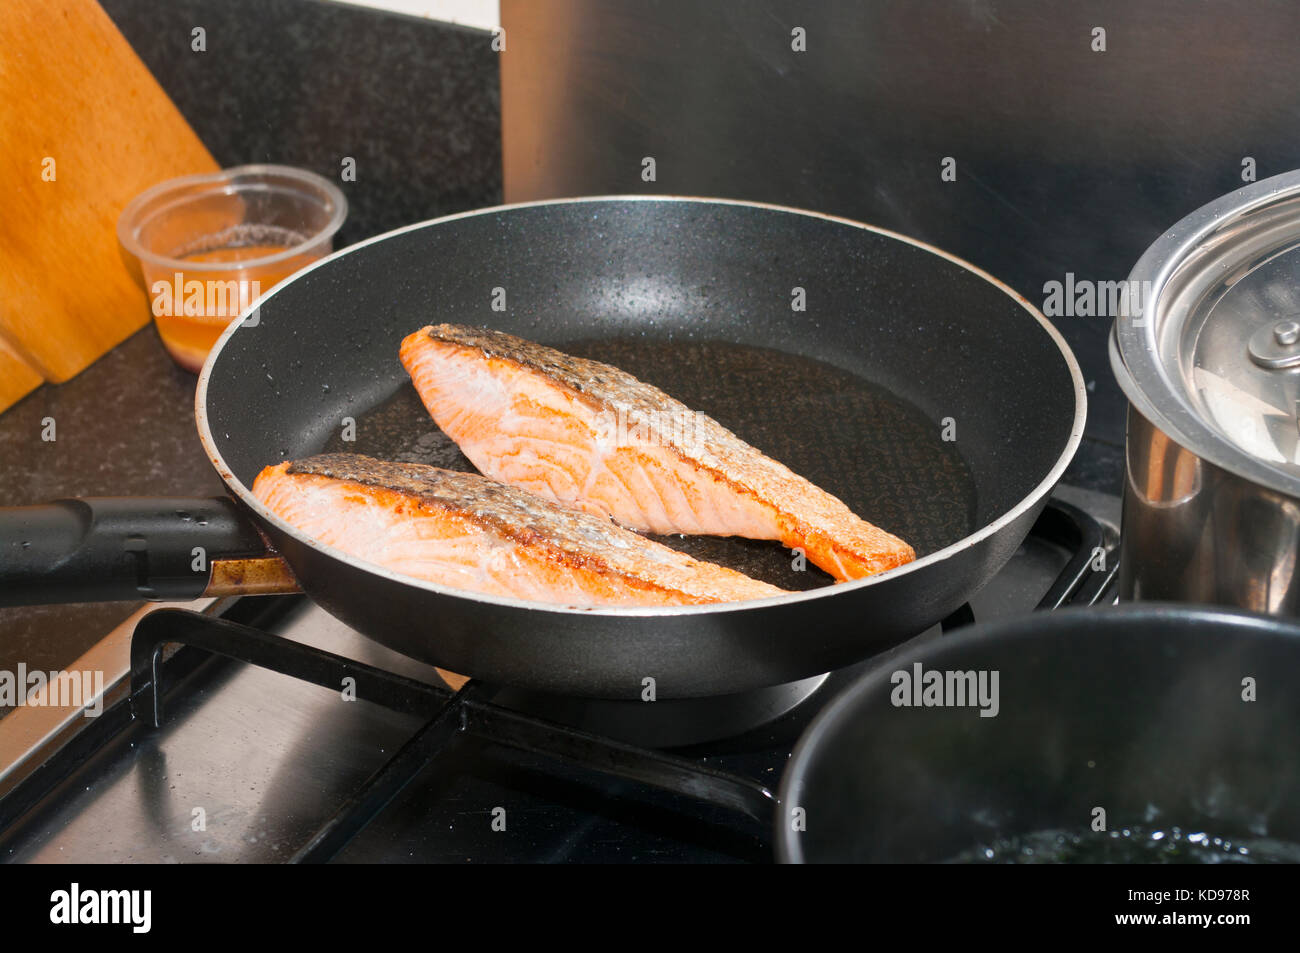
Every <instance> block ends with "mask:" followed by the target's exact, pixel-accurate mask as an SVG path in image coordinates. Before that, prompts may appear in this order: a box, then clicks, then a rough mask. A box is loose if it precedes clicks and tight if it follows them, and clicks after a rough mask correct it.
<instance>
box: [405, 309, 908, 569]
mask: <svg viewBox="0 0 1300 953" xmlns="http://www.w3.org/2000/svg"><path fill="white" fill-rule="evenodd" d="M401 360H402V364H403V366H405V368H406V370H407V372H408V373H409V374H410V375H411V380H412V382H413V383H414V385H415V389H416V391H418V392H419V395H420V398H421V400H422V401H423V402H424V405H425V407H426V408H427V409H428V411H429V413H430V415H431V416H432V417H433V419H434V421H435V422H436V423H437V424H438V426H439V427H441V428H442V429H443V431H445V432H446V433H447V435H448V436H450V437H451V438H452V439H453V440H454V441H456V443H457V444H458V445H459V446H460V448H461V451H462V452H463V453H464V454H465V456H466V457H468V458H469V459H470V461H471V462H473V464H474V466H476V467H477V468H478V469H479V470H480V471H481V472H482V473H485V474H486V475H488V476H490V477H492V478H493V479H496V480H500V481H502V482H505V483H510V484H512V485H514V486H518V487H521V488H523V489H526V490H529V491H531V492H533V493H537V494H540V495H542V496H546V497H548V498H550V499H554V500H558V501H560V502H564V503H570V504H574V505H577V506H580V507H582V508H583V509H586V510H587V511H588V512H591V513H594V514H600V515H603V516H610V517H612V518H613V519H615V520H617V521H618V522H619V523H621V524H623V525H624V526H629V527H631V528H633V529H637V530H642V531H645V532H653V533H687V534H713V535H718V536H744V537H748V538H751V539H775V540H780V541H781V543H782V544H783V545H785V546H787V547H790V548H792V549H794V548H798V549H800V550H802V551H803V552H804V553H805V554H806V555H807V557H808V559H809V560H810V561H811V562H812V563H814V564H815V565H817V566H819V567H821V568H822V569H824V570H825V571H826V572H828V573H830V574H831V575H832V576H834V577H835V578H836V579H837V580H841V581H843V580H848V579H857V578H861V577H863V576H870V575H873V574H875V573H879V572H883V571H885V570H887V569H893V568H895V567H896V566H901V565H903V564H904V563H908V562H911V561H912V560H913V559H915V558H916V554H915V552H914V551H913V550H912V547H911V546H909V545H908V544H907V543H905V542H904V541H903V540H901V539H899V538H898V537H897V536H894V535H892V534H891V533H888V532H886V531H885V530H883V529H881V528H879V527H877V526H873V525H872V524H871V523H868V522H866V521H865V520H863V519H861V518H860V517H858V516H857V515H856V514H855V513H854V512H853V511H852V510H850V509H849V508H848V507H847V506H846V505H845V504H844V503H843V502H841V501H840V500H839V499H837V498H836V497H834V496H832V495H831V494H829V493H827V492H826V491H825V490H822V489H820V488H819V487H817V486H815V485H814V484H812V483H810V482H809V481H808V480H806V479H804V478H803V477H801V476H799V475H798V474H796V473H794V472H793V471H791V470H790V469H789V468H788V467H786V466H784V465H782V464H780V463H778V462H777V461H775V460H773V459H771V458H770V457H767V456H765V455H764V454H763V453H761V452H760V451H758V450H756V449H755V448H754V447H751V446H750V445H749V444H747V443H745V442H744V441H743V440H741V439H740V438H739V437H737V436H736V435H735V434H733V433H732V432H731V431H729V430H727V429H726V428H725V427H723V426H722V425H721V424H719V423H718V422H717V421H715V420H713V419H712V418H711V417H707V416H705V415H704V414H699V413H695V412H693V411H691V410H690V409H689V408H687V407H686V406H685V405H684V404H682V403H680V402H679V401H676V400H674V399H673V398H671V397H669V396H668V395H667V394H665V393H664V392H663V391H661V390H659V389H658V388H656V387H653V386H651V385H650V384H646V383H644V382H643V381H640V380H637V378H635V377H633V376H632V375H631V374H628V373H627V372H625V371H622V370H619V369H618V368H616V367H611V366H610V365H608V364H601V363H599V362H597V361H591V360H586V359H583V358H578V357H573V356H571V355H568V354H564V353H561V352H560V351H556V350H554V349H552V348H548V347H543V346H542V345H540V344H534V343H532V342H531V341H525V340H523V339H522V338H517V337H515V336H513V335H510V334H505V333H503V332H500V331H492V330H486V329H478V328H468V327H462V326H459V325H453V324H438V325H431V326H429V327H425V328H421V329H420V330H419V331H416V332H415V333H414V334H411V335H409V336H408V337H407V338H406V339H405V340H403V341H402V348H401Z"/></svg>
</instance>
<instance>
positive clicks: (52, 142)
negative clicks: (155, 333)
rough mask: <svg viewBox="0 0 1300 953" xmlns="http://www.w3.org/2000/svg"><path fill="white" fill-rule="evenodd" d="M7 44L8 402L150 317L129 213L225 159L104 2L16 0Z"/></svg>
mask: <svg viewBox="0 0 1300 953" xmlns="http://www.w3.org/2000/svg"><path fill="white" fill-rule="evenodd" d="M176 42H177V43H180V44H185V45H186V46H188V44H189V42H190V41H189V37H187V36H178V37H176ZM0 51H3V54H0V104H3V105H2V106H0V144H2V145H0V187H2V188H3V190H4V203H3V214H0V339H2V340H4V341H7V342H8V344H9V345H11V348H8V349H7V350H9V351H10V354H9V356H5V355H4V354H3V353H0V376H3V378H4V381H5V382H4V383H0V409H3V407H4V406H7V404H5V403H4V401H5V400H6V398H10V397H12V393H13V392H14V391H17V390H20V389H21V388H22V387H23V386H24V382H25V383H28V384H30V383H31V382H32V380H33V376H36V375H38V376H39V377H41V378H44V379H45V380H47V381H54V382H61V381H65V380H67V379H68V378H69V377H72V376H73V375H74V374H76V373H78V372H79V371H81V370H83V369H84V368H85V367H86V366H87V365H89V364H90V363H91V362H93V361H94V360H95V359H96V358H98V357H99V356H100V355H101V354H103V353H105V352H106V351H108V350H109V349H110V348H112V347H113V346H114V345H116V344H118V343H119V342H121V341H122V340H123V339H124V338H126V337H127V336H128V335H130V334H131V333H132V332H134V331H136V330H137V329H139V328H140V327H142V326H143V325H144V324H145V323H146V322H148V321H149V320H150V318H151V315H150V310H149V302H148V299H147V296H146V295H145V292H144V289H143V287H142V286H141V285H140V284H138V283H137V282H136V280H135V279H134V277H133V276H132V273H131V271H130V270H129V269H128V267H127V265H126V264H125V263H124V261H123V259H122V255H121V253H120V251H119V248H118V242H117V233H116V228H117V217H118V214H119V213H120V212H121V211H122V209H123V207H125V206H126V204H127V202H129V201H130V200H131V199H132V198H134V197H135V196H136V195H138V194H139V193H140V192H142V191H144V190H145V189H147V188H149V187H150V186H152V185H156V184H157V183H159V182H162V181H163V180H165V179H170V178H174V177H175V176H178V175H187V174H190V173H195V172H212V171H215V170H216V169H217V168H218V166H217V163H216V161H215V160H214V159H213V158H212V156H211V155H210V154H209V153H208V150H207V149H206V148H204V146H203V143H201V142H200V141H199V139H198V137H197V136H196V135H195V134H194V131H193V130H192V129H191V128H190V127H189V124H188V123H187V122H186V121H185V119H184V117H182V116H181V114H180V113H179V112H178V111H177V110H176V107H175V106H174V105H172V102H171V100H170V99H168V98H167V94H166V93H164V92H163V91H162V88H161V87H159V85H158V83H157V82H156V81H155V80H154V78H153V76H152V75H151V74H150V73H149V70H148V69H147V68H146V67H145V65H144V63H143V62H141V61H140V58H139V57H138V56H136V55H135V52H134V51H133V50H132V49H131V46H130V44H128V43H127V41H126V38H125V37H123V36H122V34H121V33H119V32H118V30H117V27H115V26H114V25H113V22H112V21H111V20H110V19H109V18H108V15H107V14H106V13H105V12H104V11H103V9H102V8H101V7H100V6H99V4H98V3H96V2H94V0H3V2H0ZM192 55H194V56H208V55H210V54H207V53H193V54H192ZM13 351H16V352H17V353H16V354H13V353H12V352H13ZM24 366H25V369H24ZM11 369H12V372H11ZM15 382H16V383H15ZM11 384H12V386H11ZM32 386H35V384H32ZM26 389H28V390H29V389H30V387H27V388H26ZM22 392H23V393H25V392H26V390H23V391H22ZM19 396H21V394H19ZM12 399H16V398H12ZM11 402H12V401H11Z"/></svg>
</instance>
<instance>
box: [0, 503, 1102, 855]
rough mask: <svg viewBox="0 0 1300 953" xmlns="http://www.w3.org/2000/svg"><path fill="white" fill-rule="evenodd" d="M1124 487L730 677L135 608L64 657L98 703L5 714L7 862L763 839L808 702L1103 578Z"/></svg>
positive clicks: (1095, 589)
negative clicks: (972, 590)
mask: <svg viewBox="0 0 1300 953" xmlns="http://www.w3.org/2000/svg"><path fill="white" fill-rule="evenodd" d="M1118 518H1119V500H1118V498H1117V497H1113V496H1108V495H1105V494H1100V493H1096V492H1093V491H1089V490H1082V489H1077V488H1073V487H1068V486H1062V487H1060V488H1058V490H1057V492H1056V494H1055V496H1054V497H1053V499H1052V501H1051V502H1050V503H1049V505H1048V508H1047V509H1046V510H1045V511H1044V513H1043V515H1042V516H1041V517H1040V518H1039V520H1038V522H1037V524H1036V525H1035V527H1034V531H1033V532H1032V533H1031V535H1030V537H1029V538H1028V539H1027V540H1026V541H1025V543H1024V544H1023V545H1022V546H1021V547H1020V549H1019V550H1018V551H1017V552H1016V554H1015V556H1013V558H1012V559H1011V560H1010V562H1008V564H1007V565H1006V567H1005V568H1004V569H1003V570H1002V571H1001V572H1000V573H999V574H998V576H997V577H996V578H995V579H994V580H993V582H992V583H990V584H989V585H988V586H987V587H985V588H984V589H983V590H982V591H981V592H979V593H978V594H977V595H976V596H975V598H974V599H973V600H972V601H971V603H970V604H968V605H967V606H963V607H962V608H961V609H960V610H958V611H957V612H956V613H954V614H953V615H952V616H950V617H949V618H948V619H946V620H944V622H943V623H942V625H940V626H936V627H934V628H933V629H931V630H929V631H927V632H924V633H922V634H920V635H918V636H917V637H916V638H915V639H914V640H912V641H910V642H908V643H905V644H904V645H901V646H898V647H896V648H895V649H893V650H892V651H890V652H887V653H884V654H882V655H878V656H876V657H875V658H872V659H868V660H865V661H863V662H861V663H859V664H858V665H856V666H853V667H850V668H847V669H842V670H840V671H836V672H832V673H829V674H827V675H825V676H821V677H818V678H813V679H806V680H804V681H802V682H799V683H795V684H793V685H788V686H779V687H776V688H773V689H770V690H765V691H763V692H759V693H752V694H750V695H746V696H743V697H738V696H737V697H730V698H724V699H707V700H692V701H685V702H673V701H666V702H665V701H661V702H655V703H653V704H642V703H639V702H617V703H610V702H584V701H582V700H578V699H547V698H538V697H536V696H527V695H523V694H521V693H519V692H513V691H510V690H506V689H500V688H498V687H496V686H492V685H487V684H483V683H480V682H477V681H466V680H465V679H462V678H460V677H458V676H455V675H453V674H451V673H445V672H441V671H439V670H438V669H435V668H433V667H431V666H428V665H424V664H421V663H419V662H416V661H414V660H412V659H409V658H406V657H404V656H401V655H398V654H396V653H394V652H391V651H389V650H387V649H384V648H382V647H380V646H378V645H376V644H375V643H373V642H371V641H370V640H368V639H366V638H365V637H363V636H361V635H359V634H358V633H356V632H354V631H352V630H351V629H349V628H348V627H347V626H345V625H344V624H343V623H341V622H339V621H338V620H336V619H334V618H333V617H332V616H330V615H329V614H327V613H326V612H325V611H324V610H322V609H320V608H319V607H317V606H315V605H314V604H312V603H311V602H310V601H308V600H306V599H305V598H303V597H263V598H243V599H239V600H226V601H219V602H212V603H210V604H206V605H204V604H191V605H189V606H187V607H185V608H176V607H164V608H163V609H161V610H159V611H145V612H142V613H139V614H137V616H136V617H133V618H132V619H131V620H128V622H127V623H125V624H123V625H122V626H120V627H119V628H118V629H116V630H115V631H114V632H113V633H111V634H110V635H109V637H108V638H106V639H105V640H103V641H102V642H100V643H99V644H98V645H97V646H95V648H94V649H92V650H91V651H90V652H88V653H87V655H86V656H84V657H83V659H82V660H81V661H80V662H79V663H77V664H76V665H74V666H71V669H72V670H77V669H94V670H95V671H102V672H103V673H104V679H103V684H104V692H103V696H102V697H101V698H95V699H88V700H87V701H88V704H89V705H91V706H93V707H94V709H95V710H96V711H98V714H96V715H94V716H93V717H84V716H83V714H82V713H81V712H68V711H64V710H60V709H53V708H50V709H40V708H29V709H23V710H19V711H16V712H14V713H13V714H12V715H10V716H9V717H8V718H6V719H4V720H3V721H0V857H3V859H5V860H7V861H16V862H49V861H66V862H88V863H95V862H145V863H148V862H158V863H168V862H181V863H188V862H222V863H233V862H262V863H267V862H272V863H273V862H320V861H327V860H332V861H337V862H370V863H376V862H399V861H411V862H444V863H466V862H475V863H482V862H489V863H490V862H525V863H527V862H608V861H624V862H632V861H636V862H646V861H650V862H700V863H710V862H759V863H762V862H769V861H771V860H772V859H773V848H772V835H771V829H772V817H773V810H774V809H775V807H776V794H775V792H776V790H777V788H778V785H779V782H780V778H781V773H782V770H783V768H784V766H785V763H786V761H787V759H788V758H789V756H790V753H791V750H792V748H793V746H794V744H795V742H796V740H797V739H798V737H799V735H800V733H801V732H802V731H803V729H804V728H805V726H806V725H807V724H808V722H809V721H810V720H811V719H812V717H813V716H814V715H816V713H817V712H818V711H820V710H821V709H822V708H823V707H824V706H825V705H826V704H827V702H828V701H829V700H830V699H831V698H833V697H834V696H835V694H836V693H837V691H838V690H839V689H841V688H842V687H844V686H845V685H847V684H848V683H849V682H851V681H852V680H853V679H854V678H855V677H856V676H857V675H859V674H860V673H861V672H863V671H864V670H866V669H868V668H870V667H873V666H877V665H881V664H887V663H888V661H889V660H890V659H891V658H894V657H896V656H898V655H899V654H902V653H906V652H908V651H910V650H911V649H912V648H914V647H915V646H916V645H917V644H919V643H920V642H922V641H925V640H929V639H937V638H942V637H943V636H944V634H945V633H946V632H951V631H953V630H955V629H957V628H960V627H962V626H963V625H967V624H970V623H971V622H972V621H974V620H979V621H990V620H995V619H999V618H1006V617H1010V616H1016V615H1022V614H1026V613H1029V612H1032V611H1043V610H1051V609H1054V608H1058V607H1060V606H1063V605H1067V604H1095V603H1099V602H1108V601H1113V599H1114V595H1113V592H1114V578H1115V569H1116V559H1117V542H1118V533H1117V530H1116V527H1117V525H1118V522H1119V519H1118Z"/></svg>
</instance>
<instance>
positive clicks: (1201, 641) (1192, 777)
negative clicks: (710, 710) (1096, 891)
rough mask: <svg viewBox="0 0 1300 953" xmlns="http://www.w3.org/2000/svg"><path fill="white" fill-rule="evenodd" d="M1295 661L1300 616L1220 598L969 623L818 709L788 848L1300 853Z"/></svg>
mask: <svg viewBox="0 0 1300 953" xmlns="http://www.w3.org/2000/svg"><path fill="white" fill-rule="evenodd" d="M918 671H919V672H920V674H921V677H920V679H919V683H920V685H921V686H922V694H920V695H918V694H916V693H915V692H911V693H910V694H909V690H911V689H914V688H915V687H916V686H917V683H918V680H917V679H916V678H915V676H916V674H917V672H918ZM1297 671H1300V626H1297V625H1295V624H1294V623H1292V622H1289V621H1288V622H1283V621H1281V620H1278V619H1273V618H1269V617H1267V616H1262V615H1254V614H1250V613H1245V612H1238V611H1232V610H1226V609H1219V608H1214V607H1211V606H1195V605H1172V604H1163V605H1162V604H1159V603H1146V604H1141V605H1130V606H1123V607H1120V608H1114V607H1108V608H1091V609H1069V610H1064V611H1061V612H1053V613H1037V614H1035V615H1033V616H1031V617H1027V618H1020V619H1015V620H1012V621H1010V622H996V623H989V624H984V625H978V626H971V627H969V628H967V629H963V630H962V631H960V632H958V633H957V634H955V635H953V636H951V637H950V638H944V639H941V640H934V641H930V642H929V643H927V644H925V645H921V646H917V647H916V650H915V651H914V652H910V653H902V654H898V655H895V656H893V657H891V658H890V660H889V662H888V663H887V664H885V665H881V666H879V667H876V668H874V669H872V670H871V671H869V672H867V673H866V674H864V675H862V676H861V677H860V678H859V679H858V680H857V681H855V682H854V683H853V684H852V685H850V686H849V687H848V688H846V689H845V690H844V691H843V692H842V693H841V694H840V695H839V696H837V697H836V699H835V700H834V701H832V702H831V703H830V704H829V705H827V706H826V707H825V708H824V709H822V711H821V712H819V713H818V715H817V717H816V718H815V719H814V720H813V722H812V724H810V725H809V726H808V728H807V730H806V731H805V732H804V735H803V737H802V738H801V739H800V740H799V744H798V745H797V746H796V747H795V750H794V754H793V755H792V756H791V759H790V763H789V765H788V766H787V767H786V771H785V775H784V777H783V778H782V782H781V805H782V807H781V810H780V812H779V813H780V814H781V817H780V819H779V821H778V825H777V852H778V855H779V856H780V858H781V859H782V860H784V861H788V862H796V863H798V862H808V863H818V862H820V863H852V862H865V863H881V862H890V863H892V862H900V863H926V862H940V861H956V862H968V863H1049V862H1050V863H1194V862H1200V863H1243V862H1285V863H1296V862H1300V765H1297V761H1296V751H1297V749H1300V691H1298V690H1297V685H1296V673H1297ZM931 673H933V675H932V674H931ZM994 675H996V676H997V678H996V681H994V679H993V676H994ZM937 676H942V678H943V687H942V689H940V687H939V683H938V681H936V677H937ZM954 676H961V677H960V678H958V677H954ZM927 682H928V683H929V684H930V685H931V686H933V689H934V690H933V693H932V694H931V695H930V696H929V697H928V698H927V697H926V696H925V694H924V686H925V685H926V684H927ZM972 685H973V686H974V687H975V689H976V690H975V692H973V693H972V692H968V691H966V690H965V689H964V688H963V687H962V686H972ZM980 686H983V688H984V691H983V692H982V693H981V691H980ZM917 700H920V701H921V704H919V705H918V704H914V702H916V701H917ZM906 702H913V704H905V703H906Z"/></svg>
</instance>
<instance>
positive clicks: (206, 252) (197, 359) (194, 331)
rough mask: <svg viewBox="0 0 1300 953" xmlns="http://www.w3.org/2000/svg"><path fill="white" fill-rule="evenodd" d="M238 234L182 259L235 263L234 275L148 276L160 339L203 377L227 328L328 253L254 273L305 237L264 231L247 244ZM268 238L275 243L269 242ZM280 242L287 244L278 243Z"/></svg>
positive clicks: (294, 257)
mask: <svg viewBox="0 0 1300 953" xmlns="http://www.w3.org/2000/svg"><path fill="white" fill-rule="evenodd" d="M234 231H235V232H236V234H235V235H231V234H230V233H226V234H223V235H221V236H219V241H220V242H222V243H223V244H219V245H218V247H205V246H206V243H204V242H200V243H199V248H200V250H197V251H189V252H180V253H178V254H177V255H176V257H177V258H179V259H180V260H181V261H182V262H195V263H196V264H198V263H204V264H212V263H222V264H224V263H229V264H230V269H229V270H226V269H216V270H212V269H210V268H204V269H193V270H181V271H174V272H171V273H159V272H152V270H151V274H150V275H149V276H148V279H149V286H150V289H151V296H152V299H153V313H154V323H155V324H156V325H157V327H158V335H159V337H161V338H162V341H163V344H164V346H166V348H167V351H168V352H169V353H170V354H171V356H172V358H173V359H174V360H175V361H176V363H178V364H180V365H181V367H183V368H185V369H186V370H188V371H192V372H195V373H197V372H198V370H199V369H200V368H201V367H202V366H203V361H204V359H205V358H206V357H207V355H208V352H209V351H210V350H212V346H213V345H214V344H216V343H217V338H219V337H221V333H222V332H223V331H225V329H226V326H227V325H229V324H230V322H231V321H233V320H234V319H235V318H237V317H239V316H240V314H242V313H243V312H244V310H245V309H246V308H247V307H248V306H249V305H251V304H252V303H253V302H254V301H255V300H256V299H257V298H258V296H259V295H261V294H264V293H265V292H267V291H269V290H270V289H271V288H272V287H273V286H274V285H276V284H278V283H279V282H281V281H283V280H284V279H285V278H287V277H289V276H290V275H292V274H293V273H294V272H296V271H298V270H300V269H302V268H304V267H306V266H307V265H309V264H311V262H313V261H315V260H317V259H318V258H320V257H322V256H323V254H324V253H325V252H326V251H327V250H328V249H319V250H317V251H315V252H309V253H304V254H301V255H290V256H289V257H287V258H283V259H280V260H279V261H276V262H273V263H270V264H265V265H257V266H256V267H255V268H250V267H248V264H247V263H251V262H255V261H257V260H259V259H265V258H267V257H269V256H271V255H278V254H280V253H281V252H285V251H288V250H289V249H290V248H292V247H294V246H295V245H297V244H300V243H301V242H300V238H301V236H298V235H297V234H296V233H293V232H289V231H288V230H286V229H276V230H274V231H275V232H278V233H281V234H273V235H267V232H268V229H267V228H266V227H264V226H263V227H259V228H258V229H256V232H257V235H256V237H255V238H254V237H252V236H251V235H246V236H244V237H243V238H242V239H241V236H240V235H239V234H237V233H238V229H235V230H234ZM249 231H252V230H249ZM268 238H270V239H272V243H268V242H267V239H268ZM276 238H278V239H281V241H280V242H278V243H274V242H273V240H274V239H276ZM241 241H246V242H247V243H241ZM231 242H233V243H231Z"/></svg>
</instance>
